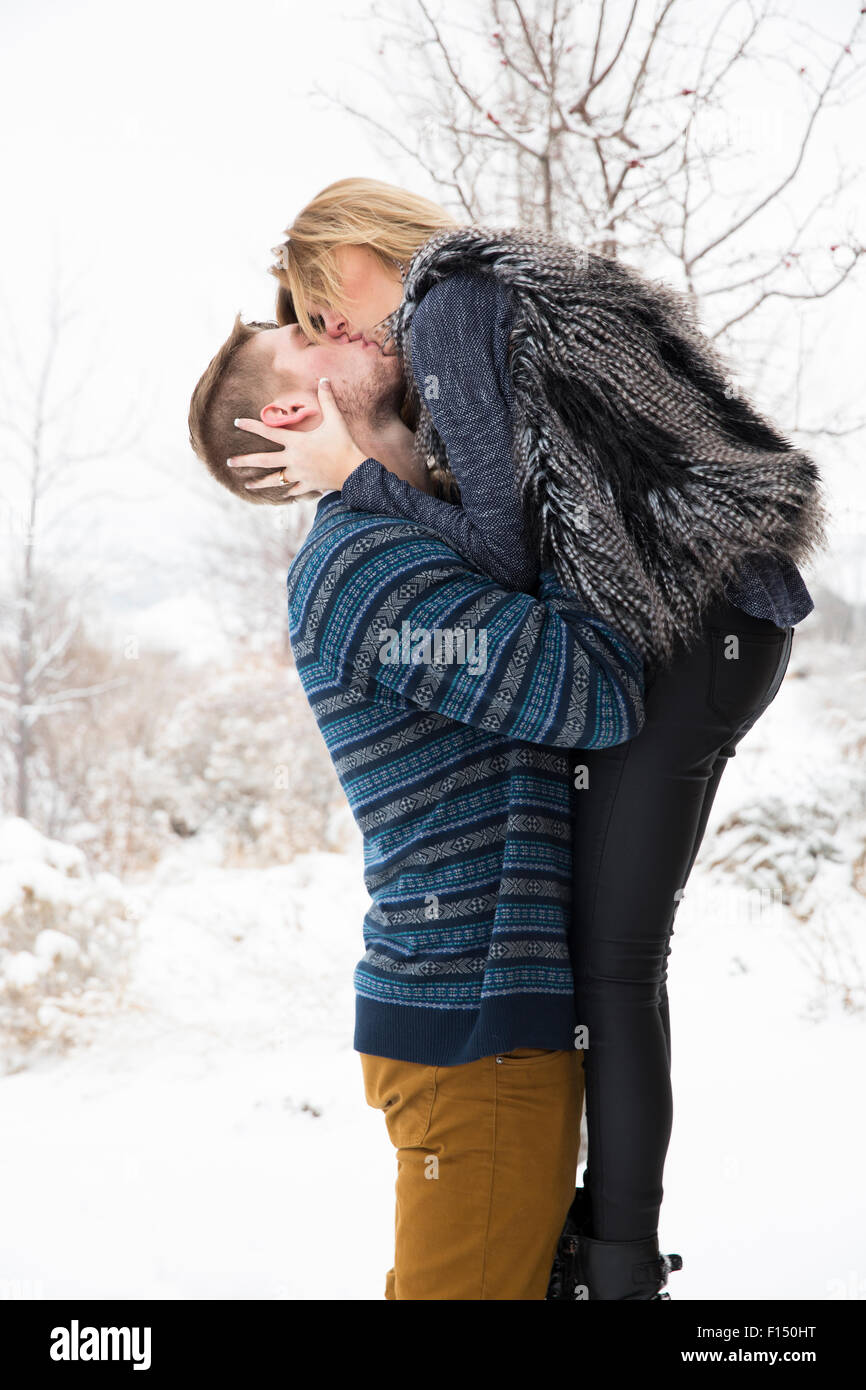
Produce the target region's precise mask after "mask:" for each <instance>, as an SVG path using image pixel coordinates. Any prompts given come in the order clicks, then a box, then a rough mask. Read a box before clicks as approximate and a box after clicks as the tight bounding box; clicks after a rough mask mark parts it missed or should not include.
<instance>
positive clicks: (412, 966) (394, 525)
mask: <svg viewBox="0 0 866 1390" xmlns="http://www.w3.org/2000/svg"><path fill="white" fill-rule="evenodd" d="M288 607H289V629H290V636H291V642H292V651H293V653H294V657H295V663H296V666H297V670H298V674H299V676H300V679H301V682H302V684H303V687H304V691H305V693H306V695H307V698H308V700H309V702H310V705H311V708H312V710H313V713H314V715H315V717H316V720H317V722H318V725H319V728H320V730H321V733H322V736H323V738H324V740H325V743H326V745H327V748H328V751H329V753H330V755H331V758H332V760H333V763H334V767H335V769H336V772H337V775H338V777H339V779H340V782H341V784H342V786H343V788H344V790H345V793H346V796H347V798H348V801H349V804H350V807H351V809H352V812H353V815H354V817H355V819H356V821H357V824H358V826H359V828H360V830H361V832H362V834H363V839H364V870H365V883H366V887H367V890H368V892H369V894H370V898H371V905H370V908H369V910H368V912H367V914H366V917H365V919H364V943H365V947H366V950H365V953H364V956H363V958H362V959H361V960H360V961H359V963H358V965H357V968H356V971H355V990H356V1027H355V1039H354V1046H355V1048H356V1050H357V1051H359V1052H369V1053H372V1054H374V1055H377V1056H383V1057H394V1058H400V1059H402V1060H404V1061H412V1062H421V1063H425V1064H427V1065H443V1066H446V1065H456V1064H458V1063H461V1062H468V1061H473V1060H476V1059H477V1058H479V1057H483V1056H489V1055H490V1054H492V1053H494V1052H497V1051H509V1050H511V1049H512V1048H514V1047H551V1048H563V1047H570V1046H573V1042H574V1027H575V1022H576V1020H575V1016H574V1002H573V979H572V971H571V964H570V960H569V954H568V945H567V936H568V917H569V908H570V901H571V873H572V862H571V796H572V795H573V792H572V781H571V779H572V776H573V765H574V763H575V762H579V758H580V754H579V753H574V752H571V753H569V752H567V751H566V750H569V749H573V748H575V747H579V746H584V747H605V746H610V745H612V744H615V743H619V742H622V741H624V740H625V739H628V738H630V737H632V736H634V734H636V733H637V732H638V731H639V729H640V728H641V727H642V724H643V703H642V694H643V689H642V672H641V666H640V662H639V660H638V658H637V657H636V655H635V654H634V653H633V652H631V651H630V650H629V649H628V648H627V647H626V645H625V644H624V643H623V642H622V641H621V640H620V639H618V638H616V637H615V636H614V635H613V634H612V633H609V632H608V631H607V629H606V628H605V626H604V625H603V624H601V623H600V622H598V620H596V619H594V618H592V617H590V616H588V615H584V614H582V613H581V612H580V610H579V608H578V605H577V604H576V602H575V600H574V599H573V598H572V597H569V596H567V595H565V594H564V593H563V592H562V590H561V589H560V587H559V585H558V584H557V583H556V581H555V578H554V577H553V576H552V575H551V574H549V573H546V574H545V575H544V576H543V577H542V585H541V588H540V593H539V598H538V599H533V598H530V597H529V596H527V595H525V594H518V593H513V592H510V591H508V590H505V589H502V588H500V587H499V586H497V585H496V584H494V583H493V582H492V581H490V580H489V579H487V578H486V577H484V576H482V575H478V574H476V573H474V572H473V571H472V570H471V569H469V568H468V566H467V564H466V562H465V561H464V560H462V559H461V558H460V557H459V556H458V555H457V554H456V553H455V552H454V551H452V550H449V548H448V547H447V546H446V545H445V544H444V543H443V542H442V541H440V540H439V539H438V538H437V537H435V536H433V535H432V534H430V533H429V532H427V531H425V530H424V528H423V527H420V526H418V525H415V524H413V523H410V522H405V521H395V520H394V519H393V518H388V517H382V516H378V517H377V516H369V515H366V514H362V513H359V512H354V511H352V510H351V509H350V508H348V507H347V506H346V505H345V503H343V502H342V501H341V500H340V499H339V498H338V497H337V496H336V494H331V495H328V496H326V497H323V498H322V499H321V500H320V502H319V504H318V507H317V510H316V519H315V521H314V523H313V526H312V528H311V530H310V533H309V535H308V536H307V539H306V541H305V542H304V544H303V546H302V547H301V549H300V551H299V552H298V554H297V556H296V558H295V560H294V561H293V563H292V566H291V569H290V571H289V578H288ZM443 630H448V631H451V632H457V631H462V632H463V633H464V634H468V633H474V634H475V635H476V638H478V637H480V634H481V633H482V632H483V633H484V634H485V642H486V646H485V661H484V662H476V663H475V665H474V667H472V666H471V665H470V664H469V663H468V662H451V661H449V660H447V659H444V658H442V654H441V652H440V654H439V655H440V660H439V661H438V664H437V661H436V660H435V659H431V657H430V656H429V655H428V654H427V653H426V652H425V651H424V649H423V648H424V643H423V640H420V641H419V640H418V639H419V635H423V634H425V633H434V632H437V631H438V632H441V631H443ZM406 631H408V632H409V633H410V634H411V635H412V638H413V642H414V643H415V645H413V647H412V648H411V651H412V653H413V654H414V655H415V658H416V659H411V656H410V659H409V660H402V659H397V660H390V661H382V660H380V654H381V653H382V652H383V650H384V651H388V650H390V648H389V647H388V633H389V632H390V633H394V632H396V633H397V634H400V633H403V632H406ZM398 645H399V644H398ZM476 652H477V647H476ZM392 654H393V653H392ZM403 654H405V653H403Z"/></svg>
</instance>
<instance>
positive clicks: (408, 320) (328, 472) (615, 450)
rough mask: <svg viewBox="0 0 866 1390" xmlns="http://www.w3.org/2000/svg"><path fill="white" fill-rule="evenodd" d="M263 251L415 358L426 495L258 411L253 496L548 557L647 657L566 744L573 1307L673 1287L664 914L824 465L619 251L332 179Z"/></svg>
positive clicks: (782, 595) (334, 317)
mask: <svg viewBox="0 0 866 1390" xmlns="http://www.w3.org/2000/svg"><path fill="white" fill-rule="evenodd" d="M280 255H281V264H280V265H279V266H278V267H275V268H274V273H275V274H276V275H277V278H278V280H279V283H280V288H279V291H278V301H277V317H278V321H279V322H280V323H281V324H285V323H287V322H291V321H295V320H297V322H298V323H299V324H300V325H301V327H302V329H303V330H304V332H305V333H306V334H307V335H308V336H310V337H311V338H315V337H317V336H318V334H319V333H328V334H330V335H331V336H339V335H341V334H345V335H346V337H347V339H351V338H355V337H357V336H358V335H362V336H364V337H368V338H370V337H377V338H378V340H379V341H381V342H382V343H383V345H384V346H385V347H386V348H387V347H388V346H389V344H390V343H393V345H394V348H395V350H396V351H397V352H398V353H399V354H400V355H401V357H402V358H403V360H404V363H405V365H406V367H407V369H408V368H411V371H409V370H407V378H408V380H409V385H410V388H412V389H411V390H410V397H411V401H412V404H413V405H414V408H415V410H416V412H417V416H418V420H417V431H416V440H417V448H418V450H419V453H420V455H421V457H422V458H426V457H430V458H432V459H433V460H434V461H435V465H436V468H437V470H438V471H437V476H438V477H439V479H440V481H441V487H440V492H441V496H439V497H429V496H426V495H425V494H422V493H421V492H419V491H417V490H415V489H413V488H411V487H410V486H408V484H406V483H404V482H402V481H400V480H399V479H396V478H394V477H393V475H391V474H389V473H388V472H387V471H386V470H385V469H383V468H382V466H381V465H380V464H379V463H378V462H377V461H376V460H375V459H366V460H364V462H363V463H362V464H361V465H360V466H358V467H356V468H355V469H354V471H352V472H350V473H349V474H348V476H346V475H345V474H343V475H340V472H339V470H336V471H335V470H334V469H333V467H329V456H331V455H332V453H333V450H332V441H330V440H329V439H328V438H327V437H325V432H324V431H315V432H313V433H306V434H303V435H300V436H298V435H293V436H292V437H290V438H288V439H286V437H285V432H280V433H279V434H277V433H276V432H275V431H269V430H268V429H267V427H265V426H254V425H251V426H250V428H252V429H253V431H254V432H257V433H261V434H262V435H263V436H264V437H266V438H268V439H271V440H274V441H275V442H279V443H282V444H283V445H284V447H285V449H286V460H285V461H286V473H287V475H288V477H287V478H286V477H283V476H282V475H276V474H274V471H273V470H274V461H273V455H256V456H246V457H245V459H244V462H245V464H246V465H247V466H249V465H250V464H251V463H256V464H258V465H259V466H261V467H262V468H263V469H265V470H268V472H267V476H265V477H263V478H262V479H260V480H258V481H257V482H256V483H254V484H251V486H253V487H258V486H273V485H274V483H275V482H276V481H277V480H278V478H279V479H280V480H281V481H286V482H288V484H289V485H291V483H292V482H293V481H294V480H297V486H298V487H299V490H301V491H306V490H308V489H309V488H310V487H311V486H314V487H315V486H318V487H321V488H339V489H342V498H343V500H344V501H345V502H346V503H347V505H349V506H350V507H352V508H359V509H362V510H367V511H370V512H373V513H377V514H381V513H385V514H393V515H398V516H404V517H407V518H409V519H412V520H415V521H417V522H419V523H421V524H422V525H424V526H427V527H429V528H431V529H433V530H435V531H437V532H438V533H439V534H440V535H441V536H442V537H443V538H444V539H445V540H446V541H447V542H448V544H449V545H451V546H453V547H454V548H456V549H458V550H459V551H461V553H463V554H465V555H466V556H467V558H469V559H471V560H472V561H473V562H474V563H475V564H477V566H478V567H479V568H482V569H485V570H486V571H487V572H488V573H489V574H490V575H491V576H492V577H493V578H494V579H496V580H497V581H498V582H499V583H503V584H508V585H510V586H512V587H514V588H519V589H523V590H525V591H528V592H534V588H535V583H536V581H537V577H538V572H539V567H540V566H541V565H542V564H544V563H549V564H551V565H552V566H553V568H554V569H555V571H556V574H557V577H558V578H559V580H560V582H562V583H563V584H564V585H565V586H566V587H567V588H570V589H572V590H573V591H575V593H576V594H577V595H578V596H579V598H580V600H581V602H582V604H583V606H585V607H586V608H588V609H591V610H592V611H594V612H595V613H596V614H597V615H598V616H600V617H602V618H603V619H604V620H605V621H606V622H608V623H609V625H610V626H611V627H612V628H613V629H614V630H615V631H617V632H619V633H620V634H622V636H623V638H624V639H625V640H626V641H628V642H629V643H631V644H632V645H633V646H635V647H636V648H637V649H638V650H639V651H640V653H641V655H642V656H643V658H644V662H645V670H646V675H647V691H646V712H647V722H646V725H645V727H644V730H643V731H642V732H641V734H640V735H639V736H638V737H637V738H636V739H634V740H632V741H631V742H630V743H625V744H621V745H618V746H616V747H614V748H611V749H607V750H580V751H579V752H577V753H576V756H575V795H574V801H575V804H574V825H575V833H574V888H573V902H574V922H573V934H572V941H571V952H572V959H573V965H574V974H575V992H576V1000H577V1008H578V1016H579V1017H580V1018H581V1020H582V1022H583V1024H584V1025H585V1027H586V1029H587V1044H586V1047H585V1050H584V1068H585V1074H586V1106H587V1121H588V1133H589V1155H588V1162H587V1170H586V1175H585V1183H584V1188H583V1189H582V1190H578V1193H577V1194H576V1197H575V1204H574V1206H573V1208H572V1212H571V1213H570V1218H571V1219H570V1222H569V1223H568V1224H567V1227H566V1233H569V1232H570V1231H574V1232H575V1234H576V1239H575V1240H574V1241H573V1242H572V1244H573V1246H574V1247H575V1249H576V1260H577V1262H576V1266H575V1267H574V1269H573V1270H572V1271H571V1273H570V1278H573V1279H576V1281H577V1283H578V1284H581V1285H584V1286H585V1287H586V1289H587V1291H588V1294H587V1296H588V1297H590V1298H593V1299H598V1298H601V1299H655V1298H665V1297H667V1295H666V1294H662V1293H660V1289H661V1287H662V1285H663V1284H664V1283H665V1281H666V1275H667V1271H668V1270H669V1269H670V1268H671V1267H675V1268H676V1267H679V1264H677V1263H675V1264H673V1265H671V1263H670V1262H668V1263H665V1257H662V1256H659V1253H658V1217H659V1209H660V1205H661V1200H662V1192H663V1188H662V1175H663V1168H664V1159H665V1155H666V1151H667V1146H668V1141H669V1137H670V1129H671V1113H672V1106H671V1092H670V1027H669V1020H668V1006H667V991H666V977H667V970H666V963H667V957H668V955H669V953H670V937H671V934H672V929H673V918H674V912H675V908H676V905H677V902H678V901H679V899H680V898H681V896H682V891H683V889H684V886H685V884H686V881H687V879H688V876H689V873H690V871H691V868H692V865H693V863H694V861H695V857H696V855H697V852H698V848H699V846H700V842H701V839H702V837H703V834H704V831H705V829H706V825H707V820H708V817H709V813H710V809H711V807H712V803H713V799H714V797H715V793H716V791H717V789H718V785H719V781H720V778H721V776H722V773H723V771H724V768H725V766H726V765H727V761H728V759H729V758H730V757H731V756H733V754H734V752H735V749H736V746H737V744H738V743H739V741H740V739H741V738H742V737H743V735H744V734H745V733H746V732H747V731H748V730H749V729H750V728H751V727H752V725H753V724H754V723H755V721H756V720H757V719H758V718H759V717H760V715H761V714H762V713H763V712H764V710H766V708H767V707H768V705H769V704H770V702H771V701H772V699H773V698H774V696H775V694H776V692H777V690H778V688H779V686H780V684H781V682H782V679H783V677H784V674H785V670H786V667H787V664H788V660H789V657H790V650H791V641H792V633H793V628H794V626H795V625H796V624H797V623H799V622H800V621H801V620H802V619H803V618H804V617H805V616H806V614H807V613H808V612H809V611H810V610H811V608H812V601H811V599H810V597H809V595H808V592H807V591H806V588H805V585H804V583H803V580H802V578H801V576H800V574H799V571H798V569H797V562H798V561H799V562H802V560H803V559H805V558H806V557H807V556H808V555H809V554H810V553H811V551H812V550H813V549H814V548H815V547H816V546H817V545H818V544H819V543H820V541H821V539H822V509H821V504H820V501H819V497H818V481H817V472H816V469H815V466H814V464H813V463H812V461H811V460H810V459H809V458H808V457H807V456H806V455H804V454H802V453H800V452H799V451H796V450H794V449H793V448H792V447H791V445H790V444H789V443H788V442H787V441H786V440H784V439H783V438H782V436H781V435H780V434H779V433H778V432H777V430H776V429H775V428H774V426H773V425H772V424H770V423H769V422H768V421H766V420H764V419H763V418H762V417H761V416H759V415H758V413H757V412H756V411H755V410H754V408H753V407H752V406H751V405H750V404H749V403H748V402H746V401H745V400H743V399H742V398H741V397H739V396H737V395H733V396H732V395H731V393H730V390H729V388H728V387H727V384H726V382H727V380H728V378H726V375H725V370H724V367H723V366H722V364H721V362H720V361H719V360H718V359H717V358H716V357H715V355H714V354H713V351H712V349H711V348H710V346H709V344H708V343H707V342H706V340H705V339H704V338H703V336H702V335H701V334H700V332H699V330H698V328H697V326H696V324H695V322H694V320H693V317H692V314H691V310H690V308H689V306H688V304H687V303H686V302H685V301H684V300H683V299H682V298H681V297H680V296H678V295H676V294H675V293H674V292H673V291H671V290H669V289H667V288H665V287H663V286H660V285H658V284H655V283H651V282H649V281H647V280H645V279H643V277H641V276H639V275H638V274H637V273H636V272H634V271H633V270H630V269H628V268H627V267H624V266H622V265H619V264H618V263H616V262H612V261H609V260H606V259H604V258H602V257H598V256H595V255H593V254H591V253H587V252H582V251H580V250H579V249H578V248H575V247H572V246H570V245H568V244H567V243H565V242H562V241H559V240H557V239H555V238H552V237H544V236H539V235H538V234H536V233H534V232H532V233H531V232H525V231H520V230H519V229H518V230H515V231H497V230H488V229H484V228H469V227H461V226H459V225H458V224H456V223H454V222H453V221H452V220H451V219H450V218H449V217H448V215H447V214H446V213H444V212H443V210H442V209H440V208H437V207H436V205H435V204H431V203H429V202H428V201H427V200H425V199H420V198H417V197H415V196H414V195H411V194H409V193H406V192H405V191H404V190H401V189H396V188H393V187H391V186H390V185H386V184H381V183H378V182H376V181H373V180H365V179H348V180H343V181H341V182H339V183H337V184H333V185H331V186H330V187H329V188H327V189H325V190H323V192H322V193H321V194H319V196H318V197H317V198H315V199H313V201H312V203H310V204H309V205H308V207H307V208H305V209H304V211H303V212H302V213H301V214H300V215H299V216H298V218H296V220H295V222H294V223H293V224H292V226H291V227H290V229H289V231H288V236H287V241H286V243H285V244H284V245H283V246H282V247H281V248H280ZM281 461H282V460H281ZM452 480H456V484H457V487H458V488H459V498H460V505H457V503H456V502H455V501H454V500H449V497H450V498H454V497H456V496H457V492H456V490H455V489H454V488H453V486H452ZM674 1258H675V1260H676V1259H678V1257H674ZM560 1273H561V1272H560ZM560 1282H561V1279H560ZM551 1296H554V1295H553V1294H552V1295H551Z"/></svg>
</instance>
